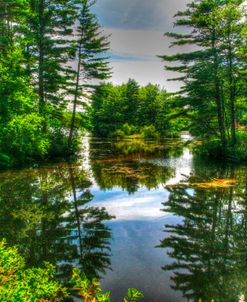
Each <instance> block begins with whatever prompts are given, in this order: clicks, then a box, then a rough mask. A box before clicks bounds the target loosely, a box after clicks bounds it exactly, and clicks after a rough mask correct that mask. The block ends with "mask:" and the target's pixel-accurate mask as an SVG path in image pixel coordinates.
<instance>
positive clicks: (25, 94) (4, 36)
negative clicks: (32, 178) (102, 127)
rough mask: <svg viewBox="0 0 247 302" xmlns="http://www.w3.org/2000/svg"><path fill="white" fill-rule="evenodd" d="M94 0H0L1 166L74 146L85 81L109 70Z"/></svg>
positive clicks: (83, 119) (84, 106) (84, 121)
mask: <svg viewBox="0 0 247 302" xmlns="http://www.w3.org/2000/svg"><path fill="white" fill-rule="evenodd" d="M93 4H94V1H91V0H83V1H81V0H71V1H64V0H51V1H44V0H40V1H30V0H24V1H1V3H0V10H1V12H2V13H1V15H0V33H1V35H0V36H1V37H0V154H1V158H2V161H1V166H11V165H18V164H23V163H24V162H28V161H33V160H37V159H38V160H39V159H43V158H49V157H51V156H54V155H56V156H57V155H62V156H66V155H68V154H72V153H75V152H76V151H77V147H78V138H79V134H80V129H83V128H85V127H87V128H89V127H90V124H89V120H88V118H87V116H88V115H87V113H86V112H87V110H88V107H89V105H88V102H87V101H84V97H85V96H88V94H89V92H90V91H91V88H92V85H90V82H89V81H91V80H93V79H99V80H101V79H104V78H107V76H108V75H109V69H108V66H107V57H106V56H105V55H104V54H103V53H104V52H105V51H106V50H107V49H108V42H107V39H106V37H103V36H102V34H101V31H100V26H99V24H98V20H97V18H96V16H95V15H94V14H93V13H92V10H91V6H92V5H93ZM72 60H73V61H75V62H76V63H77V61H78V68H76V65H77V64H73V66H71V61H72ZM79 79H80V81H79ZM81 80H83V81H82V84H81ZM79 82H80V83H79ZM82 88H83V89H82ZM82 91H83V94H82ZM79 106H80V112H83V113H78V114H76V111H79V110H77V109H78V108H77V107H79ZM84 113H85V114H84ZM68 134H69V143H68ZM66 137H67V141H66ZM66 148H67V150H66ZM68 150H69V152H68Z"/></svg>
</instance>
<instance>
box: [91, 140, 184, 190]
mask: <svg viewBox="0 0 247 302" xmlns="http://www.w3.org/2000/svg"><path fill="white" fill-rule="evenodd" d="M99 144H100V147H99ZM182 154H183V145H182V142H181V141H179V140H177V141H173V142H171V141H170V142H168V141H167V142H166V143H159V144H157V143H153V142H145V141H142V140H130V141H128V140H126V141H119V142H118V141H116V142H104V143H102V142H101V141H97V140H92V142H91V154H90V158H91V169H92V171H93V177H94V179H95V181H96V182H97V184H98V185H99V187H100V189H101V190H111V189H113V188H114V187H119V188H121V189H123V190H126V191H128V193H129V194H134V193H135V192H137V191H138V190H139V189H140V188H141V187H145V188H147V189H148V190H151V189H157V188H158V187H159V185H160V184H164V183H165V182H166V181H167V180H169V179H170V178H172V177H174V176H175V169H174V167H170V166H169V165H164V164H162V162H161V161H162V160H164V159H165V158H170V157H171V156H173V157H179V156H181V155H182Z"/></svg>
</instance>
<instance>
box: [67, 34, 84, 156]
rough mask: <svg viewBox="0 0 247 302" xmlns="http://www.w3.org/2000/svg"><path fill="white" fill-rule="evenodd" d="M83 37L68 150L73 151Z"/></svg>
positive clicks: (80, 44) (79, 54)
mask: <svg viewBox="0 0 247 302" xmlns="http://www.w3.org/2000/svg"><path fill="white" fill-rule="evenodd" d="M81 40H82V37H81V39H80V43H79V51H78V65H77V74H76V86H75V96H74V103H73V112H72V118H71V124H70V133H69V139H68V150H69V151H71V147H72V142H73V135H74V129H75V118H76V109H77V101H78V94H79V87H80V71H81V51H82V43H81Z"/></svg>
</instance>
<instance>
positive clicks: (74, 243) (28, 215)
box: [0, 165, 112, 281]
mask: <svg viewBox="0 0 247 302" xmlns="http://www.w3.org/2000/svg"><path fill="white" fill-rule="evenodd" d="M90 186H91V183H90V181H89V180H88V178H87V176H86V174H85V172H84V171H83V170H82V169H81V168H80V167H73V166H66V165H60V166H56V165H55V166H52V167H48V168H42V169H33V170H25V171H20V172H6V173H2V174H0V238H6V239H7V241H8V242H9V243H10V244H11V245H14V244H17V245H18V246H19V249H20V251H21V253H22V254H23V255H24V256H25V258H26V261H27V264H28V265H30V266H40V265H42V262H43V261H49V262H51V263H53V264H56V265H57V267H58V274H59V276H60V278H61V279H63V280H64V281H66V280H67V279H68V278H69V276H70V274H71V270H72V267H73V266H77V267H79V268H80V269H81V270H82V271H84V272H85V273H87V274H88V276H89V277H92V276H99V274H100V273H101V272H104V271H105V270H106V269H107V268H109V267H110V256H111V253H110V241H111V230H110V229H109V228H108V227H107V226H106V225H105V221H107V220H110V219H112V217H111V216H110V215H109V214H108V213H107V211H106V210H105V209H104V208H99V207H92V206H90V205H88V204H89V203H90V202H91V200H92V199H93V195H92V194H91V193H90V190H89V188H90Z"/></svg>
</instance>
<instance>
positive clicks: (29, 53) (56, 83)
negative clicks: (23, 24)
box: [24, 0, 76, 119]
mask: <svg viewBox="0 0 247 302" xmlns="http://www.w3.org/2000/svg"><path fill="white" fill-rule="evenodd" d="M29 5H30V14H29V16H28V27H27V28H26V29H25V31H24V34H25V36H26V39H27V41H28V43H27V46H26V57H27V60H28V63H27V64H28V67H29V72H30V75H31V76H32V83H33V85H34V87H35V89H36V91H37V94H38V96H39V101H38V109H39V112H40V113H41V114H42V115H43V116H45V117H46V119H47V118H48V117H51V116H52V118H54V115H55V117H56V115H57V110H60V109H61V108H62V109H64V108H65V105H66V104H65V100H66V97H67V90H68V89H69V88H70V80H71V77H73V73H72V71H71V68H70V67H69V66H68V62H69V60H70V57H71V55H72V54H71V51H72V50H71V49H72V48H71V43H70V36H71V34H72V32H73V24H74V21H75V18H76V12H75V7H74V5H73V3H72V1H64V0H59V1H55V0H49V1H48V0H30V1H29Z"/></svg>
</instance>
